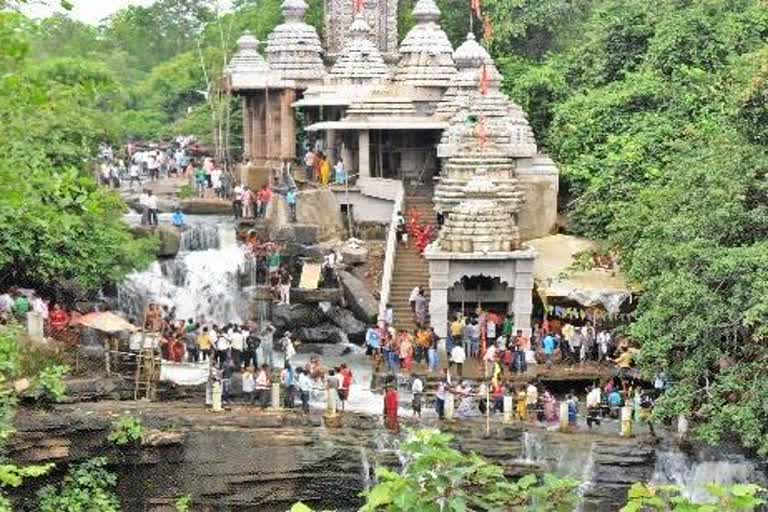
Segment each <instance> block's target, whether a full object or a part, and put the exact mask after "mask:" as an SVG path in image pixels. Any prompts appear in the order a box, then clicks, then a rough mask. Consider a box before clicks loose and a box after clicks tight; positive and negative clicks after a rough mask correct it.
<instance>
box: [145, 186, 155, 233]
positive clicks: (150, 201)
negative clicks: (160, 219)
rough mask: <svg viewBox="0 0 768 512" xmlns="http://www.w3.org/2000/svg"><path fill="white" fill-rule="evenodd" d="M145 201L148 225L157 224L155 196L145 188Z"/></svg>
mask: <svg viewBox="0 0 768 512" xmlns="http://www.w3.org/2000/svg"><path fill="white" fill-rule="evenodd" d="M145 203H146V207H147V220H148V222H149V225H150V226H157V196H155V195H153V194H152V191H151V190H147V197H146V199H145Z"/></svg>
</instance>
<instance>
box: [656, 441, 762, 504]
mask: <svg viewBox="0 0 768 512" xmlns="http://www.w3.org/2000/svg"><path fill="white" fill-rule="evenodd" d="M651 483H652V484H655V485H669V484H671V485H676V486H679V487H681V488H682V490H683V492H682V494H683V496H685V497H686V498H688V499H690V500H693V501H695V502H699V503H703V502H706V501H707V500H708V499H709V495H708V493H707V490H706V486H707V484H711V483H715V484H721V485H732V484H736V483H754V484H759V485H765V484H766V477H765V474H764V473H763V472H762V471H761V470H760V469H759V468H758V467H757V465H756V464H755V463H753V462H751V461H749V460H747V459H746V458H744V457H742V456H739V455H732V454H729V455H720V456H718V458H717V459H716V460H708V459H706V458H703V457H696V456H694V455H689V454H686V453H683V452H680V451H676V450H665V451H661V450H659V451H657V452H656V466H655V468H654V473H653V478H652V479H651Z"/></svg>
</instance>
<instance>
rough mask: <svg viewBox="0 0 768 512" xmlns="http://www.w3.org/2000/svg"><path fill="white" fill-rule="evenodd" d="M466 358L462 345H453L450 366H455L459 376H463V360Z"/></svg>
mask: <svg viewBox="0 0 768 512" xmlns="http://www.w3.org/2000/svg"><path fill="white" fill-rule="evenodd" d="M466 360H467V354H466V352H464V347H462V346H461V345H455V346H454V347H453V350H452V351H451V362H450V366H451V367H453V366H456V374H457V375H458V377H459V378H461V377H463V376H464V362H465V361H466Z"/></svg>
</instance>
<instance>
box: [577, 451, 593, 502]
mask: <svg viewBox="0 0 768 512" xmlns="http://www.w3.org/2000/svg"><path fill="white" fill-rule="evenodd" d="M594 476H595V443H594V442H593V443H591V444H590V445H589V452H587V458H586V460H585V461H584V466H583V469H582V472H581V479H580V482H581V483H579V488H578V491H577V493H576V494H577V495H578V497H579V503H578V505H577V506H576V510H575V512H581V511H582V510H584V496H586V494H587V492H589V491H590V490H591V489H592V485H593V484H592V478H594Z"/></svg>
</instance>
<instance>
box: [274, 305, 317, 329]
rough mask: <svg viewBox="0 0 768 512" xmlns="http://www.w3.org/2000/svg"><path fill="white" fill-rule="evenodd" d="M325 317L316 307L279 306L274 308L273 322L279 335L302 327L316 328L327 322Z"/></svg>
mask: <svg viewBox="0 0 768 512" xmlns="http://www.w3.org/2000/svg"><path fill="white" fill-rule="evenodd" d="M325 320H326V319H325V315H324V314H323V312H322V311H321V310H320V308H318V307H317V306H315V305H310V304H291V305H290V306H288V305H285V304H277V305H275V306H274V308H272V322H273V324H274V325H275V328H276V329H277V330H278V333H282V332H283V331H286V330H289V331H295V330H296V329H299V328H301V327H315V326H317V325H320V324H322V323H323V322H325Z"/></svg>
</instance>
